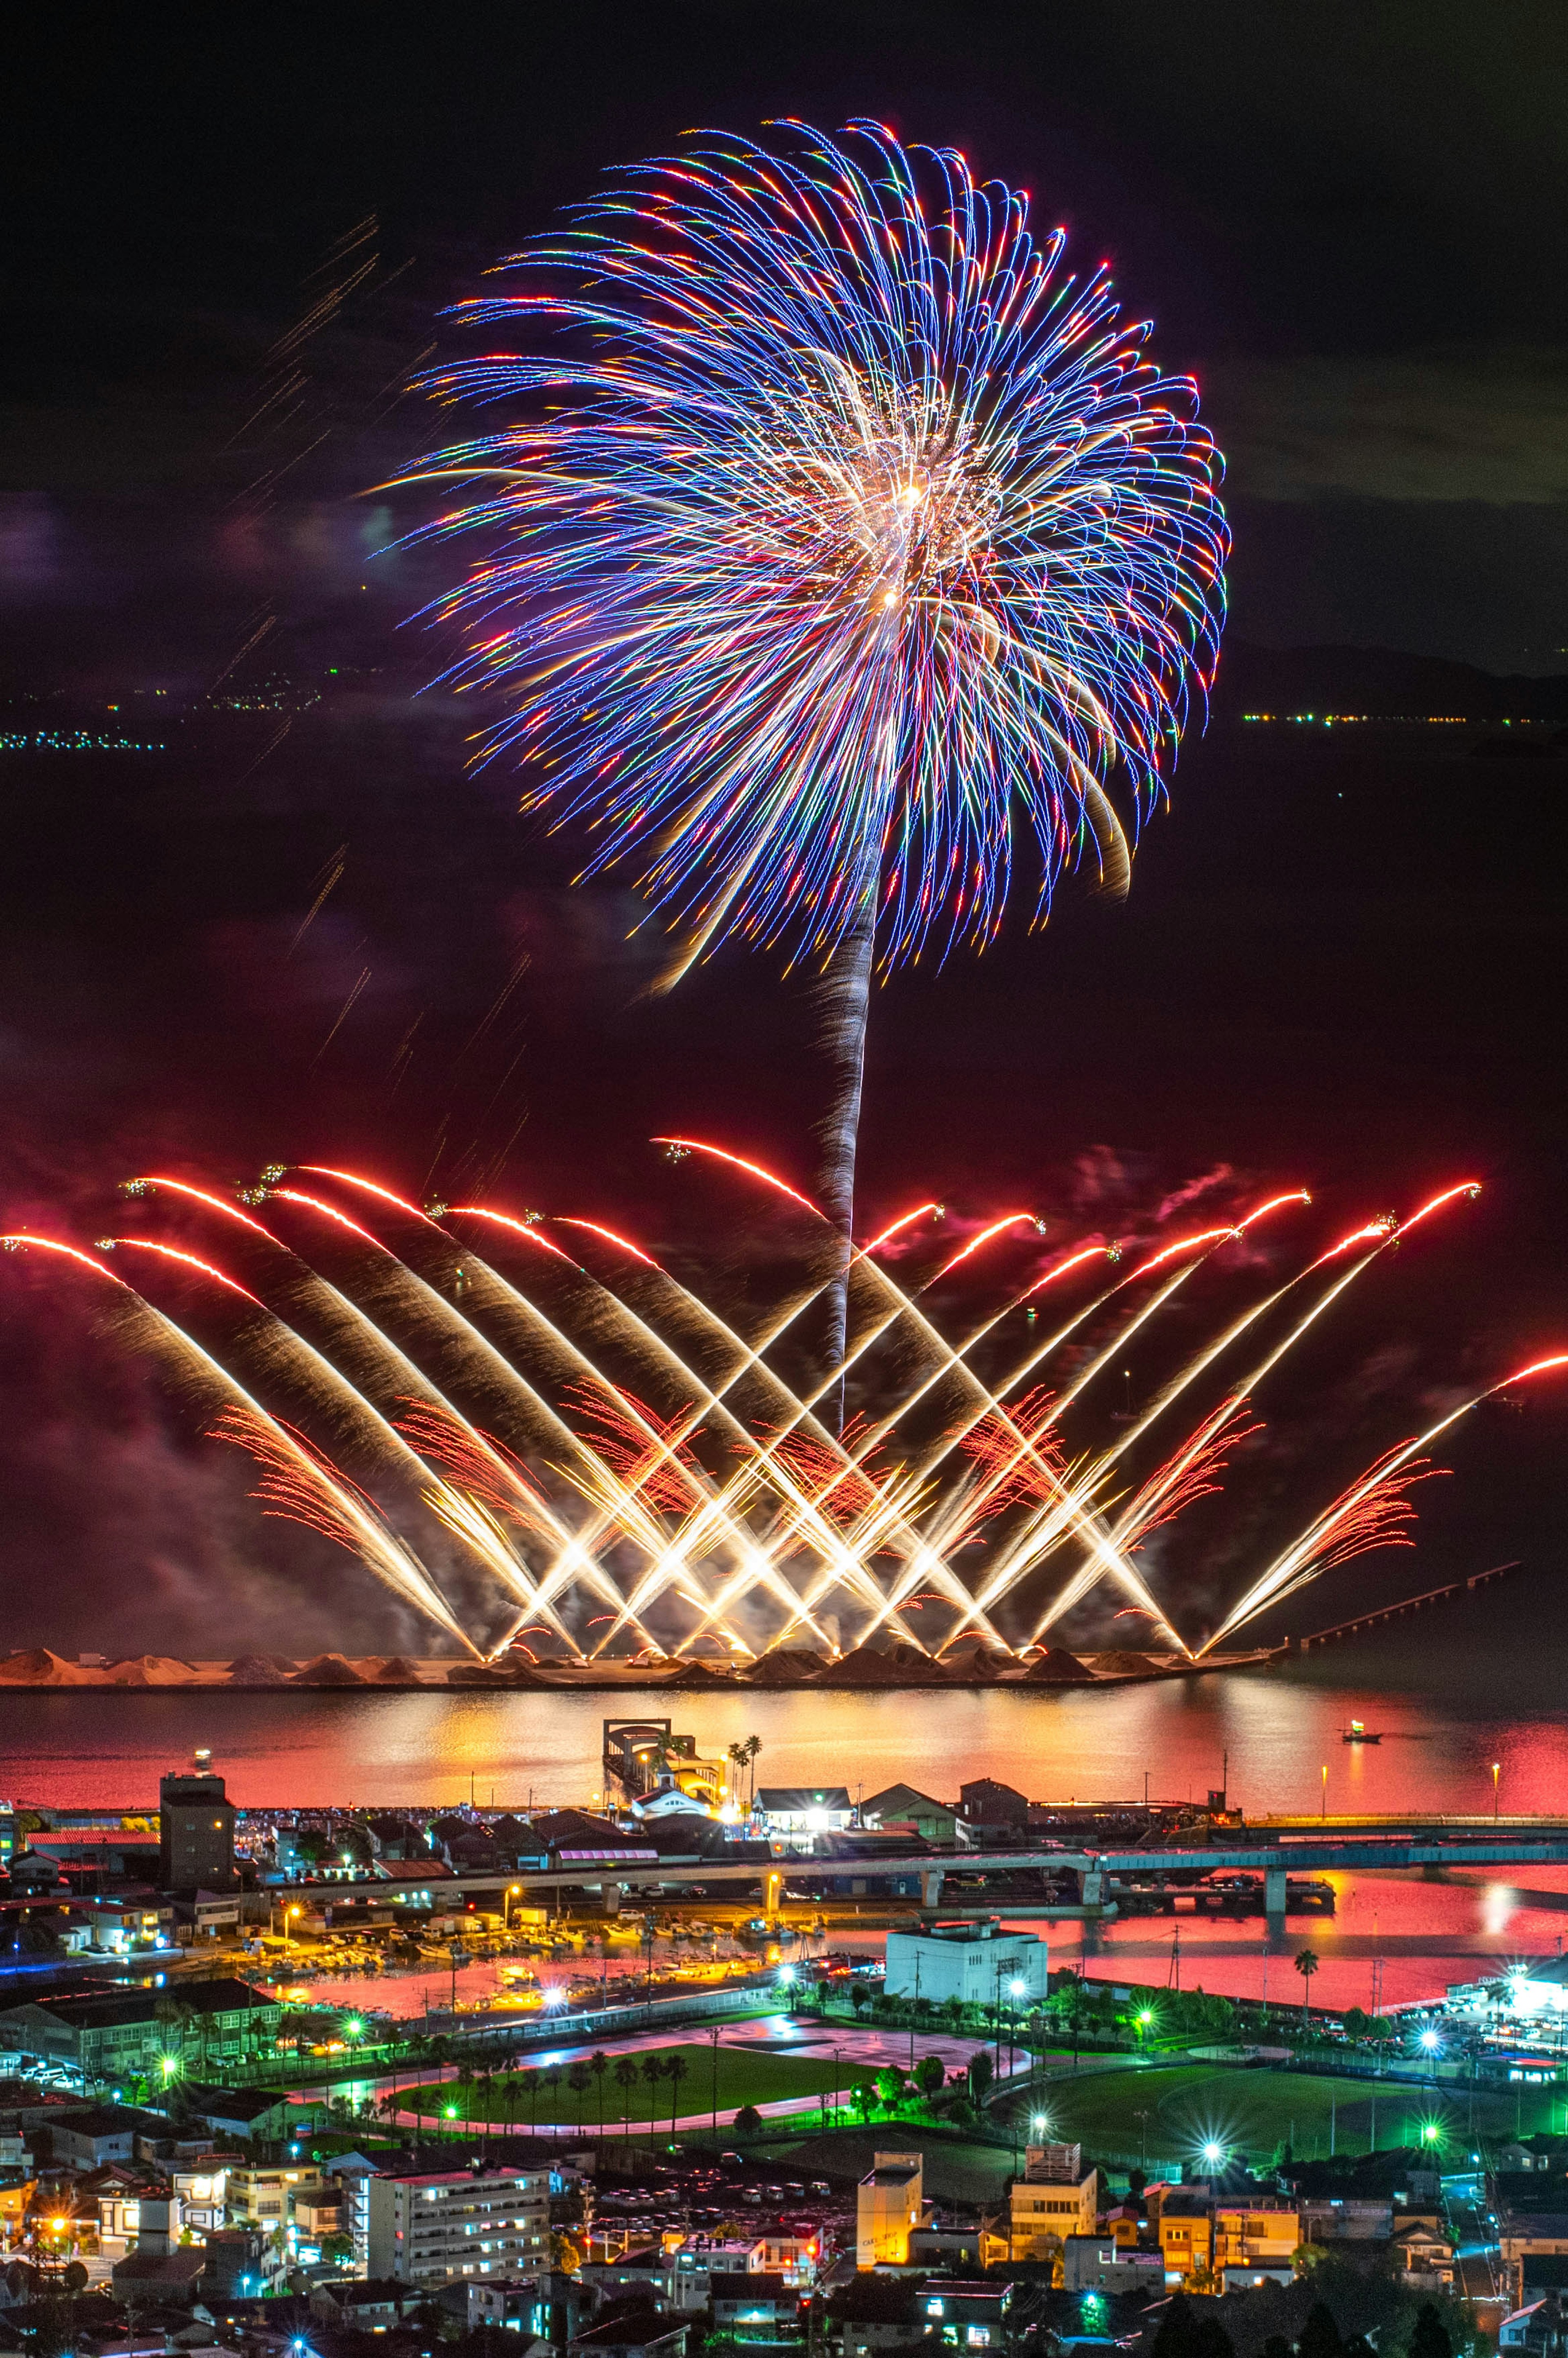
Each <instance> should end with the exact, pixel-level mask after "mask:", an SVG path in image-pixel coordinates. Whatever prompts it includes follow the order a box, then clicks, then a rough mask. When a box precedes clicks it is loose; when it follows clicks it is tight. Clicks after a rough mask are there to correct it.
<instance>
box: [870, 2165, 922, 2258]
mask: <svg viewBox="0 0 1568 2358" xmlns="http://www.w3.org/2000/svg"><path fill="white" fill-rule="evenodd" d="M924 2224H925V2163H924V2162H923V2160H922V2158H921V2157H920V2155H919V2154H917V2153H878V2154H873V2155H872V2157H871V2171H870V2173H869V2174H868V2175H867V2176H866V2177H865V2178H862V2179H861V2180H860V2185H859V2186H858V2187H857V2189H856V2190H855V2266H857V2267H858V2268H878V2267H882V2268H886V2267H893V2268H902V2267H907V2266H908V2265H909V2238H910V2235H911V2234H912V2232H913V2231H914V2229H915V2228H916V2227H920V2226H923V2225H924Z"/></svg>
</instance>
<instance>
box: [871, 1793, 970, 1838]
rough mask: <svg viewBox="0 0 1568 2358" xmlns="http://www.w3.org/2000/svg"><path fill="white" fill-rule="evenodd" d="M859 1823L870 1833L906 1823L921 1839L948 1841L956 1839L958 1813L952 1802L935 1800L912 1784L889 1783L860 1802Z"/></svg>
mask: <svg viewBox="0 0 1568 2358" xmlns="http://www.w3.org/2000/svg"><path fill="white" fill-rule="evenodd" d="M860 1823H861V1824H862V1825H863V1826H868V1827H870V1828H871V1830H872V1831H873V1832H879V1831H886V1830H887V1829H889V1828H891V1827H895V1826H908V1827H910V1828H911V1830H912V1831H913V1832H914V1833H916V1834H918V1835H919V1837H920V1839H921V1841H922V1842H928V1843H946V1844H953V1843H956V1842H957V1839H958V1812H957V1810H956V1809H955V1808H954V1806H953V1804H952V1802H951V1801H933V1800H932V1798H931V1796H930V1794H929V1793H923V1792H921V1791H920V1790H919V1788H918V1787H917V1786H914V1785H888V1786H886V1787H884V1789H883V1790H882V1791H881V1792H880V1793H872V1794H871V1795H870V1796H869V1797H868V1798H867V1799H866V1800H865V1801H862V1802H861V1804H860Z"/></svg>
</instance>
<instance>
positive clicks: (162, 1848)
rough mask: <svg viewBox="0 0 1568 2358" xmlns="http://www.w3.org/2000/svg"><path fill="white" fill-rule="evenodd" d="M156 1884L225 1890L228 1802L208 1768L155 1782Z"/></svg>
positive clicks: (229, 1855)
mask: <svg viewBox="0 0 1568 2358" xmlns="http://www.w3.org/2000/svg"><path fill="white" fill-rule="evenodd" d="M157 1861H158V1886H159V1888H160V1889H161V1890H164V1891H184V1892H195V1891H198V1890H200V1891H209V1892H218V1891H227V1890H228V1889H229V1888H230V1887H231V1886H232V1883H233V1880H234V1805H233V1803H232V1801H230V1800H229V1798H228V1795H227V1794H226V1793H225V1791H224V1790H223V1779H222V1777H215V1776H214V1775H213V1774H212V1773H211V1770H210V1769H200V1770H198V1771H197V1772H196V1773H195V1774H193V1775H189V1776H187V1775H184V1774H181V1773H180V1772H178V1771H176V1772H175V1773H174V1774H172V1775H170V1776H168V1777H165V1778H162V1779H160V1780H159V1784H158V1841H157Z"/></svg>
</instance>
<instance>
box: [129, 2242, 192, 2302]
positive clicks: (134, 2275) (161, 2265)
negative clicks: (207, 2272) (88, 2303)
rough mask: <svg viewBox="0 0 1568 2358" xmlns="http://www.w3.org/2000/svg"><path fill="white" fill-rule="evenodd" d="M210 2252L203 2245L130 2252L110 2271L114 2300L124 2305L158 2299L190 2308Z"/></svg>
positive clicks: (157, 2300)
mask: <svg viewBox="0 0 1568 2358" xmlns="http://www.w3.org/2000/svg"><path fill="white" fill-rule="evenodd" d="M206 2266H207V2255H206V2253H205V2252H204V2251H202V2250H200V2248H197V2249H194V2250H189V2251H182V2252H144V2251H141V2250H137V2251H134V2252H127V2253H126V2255H125V2256H124V2259H123V2260H116V2261H115V2263H114V2266H113V2268H111V2270H110V2271H109V2280H110V2283H111V2285H112V2286H113V2288H114V2299H116V2300H117V2301H119V2302H120V2304H121V2305H122V2307H124V2305H125V2304H126V2303H127V2302H134V2303H135V2304H136V2305H137V2306H142V2305H145V2304H146V2303H148V2302H152V2301H156V2302H157V2304H158V2306H159V2307H160V2308H165V2309H168V2308H178V2309H189V2308H190V2307H191V2306H192V2304H193V2303H194V2301H195V2299H196V2296H197V2292H198V2290H199V2288H200V2278H201V2275H202V2271H203V2270H204V2269H205V2267H206Z"/></svg>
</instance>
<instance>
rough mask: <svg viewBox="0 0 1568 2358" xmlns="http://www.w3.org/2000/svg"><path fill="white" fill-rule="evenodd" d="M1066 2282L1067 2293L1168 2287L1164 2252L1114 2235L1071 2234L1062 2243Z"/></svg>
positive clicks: (1160, 2292)
mask: <svg viewBox="0 0 1568 2358" xmlns="http://www.w3.org/2000/svg"><path fill="white" fill-rule="evenodd" d="M1062 2284H1063V2287H1064V2288H1065V2290H1066V2291H1067V2292H1105V2293H1113V2292H1147V2293H1149V2294H1151V2295H1152V2296H1153V2297H1155V2298H1159V2297H1161V2296H1162V2295H1163V2293H1164V2290H1165V2257H1164V2254H1163V2253H1162V2252H1161V2251H1159V2250H1157V2249H1156V2248H1154V2247H1153V2246H1150V2247H1148V2248H1141V2247H1140V2246H1139V2245H1137V2244H1119V2243H1118V2242H1117V2240H1116V2238H1115V2236H1114V2235H1068V2236H1067V2237H1066V2238H1065V2241H1064V2243H1063V2245H1062Z"/></svg>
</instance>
